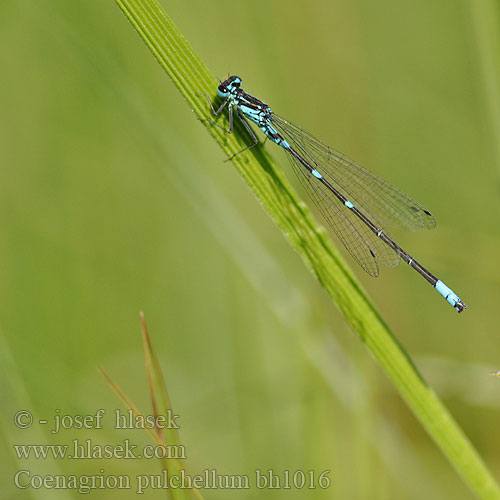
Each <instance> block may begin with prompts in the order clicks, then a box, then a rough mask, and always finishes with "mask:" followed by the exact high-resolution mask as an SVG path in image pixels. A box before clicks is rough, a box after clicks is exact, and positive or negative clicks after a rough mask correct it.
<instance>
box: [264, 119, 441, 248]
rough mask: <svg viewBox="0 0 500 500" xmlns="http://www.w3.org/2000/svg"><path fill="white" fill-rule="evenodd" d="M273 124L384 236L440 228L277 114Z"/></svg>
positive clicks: (388, 188) (392, 190) (400, 195)
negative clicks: (390, 230)
mask: <svg viewBox="0 0 500 500" xmlns="http://www.w3.org/2000/svg"><path fill="white" fill-rule="evenodd" d="M272 122H273V125H274V127H275V128H276V130H277V131H278V132H279V133H280V134H281V135H282V136H283V137H284V138H285V139H286V140H287V141H288V142H289V143H290V145H291V146H292V147H293V148H295V149H296V150H297V152H299V153H300V154H301V155H302V156H303V157H304V158H305V159H306V160H307V161H308V162H310V164H311V165H312V166H314V167H315V168H316V169H317V170H318V171H319V172H320V173H321V174H322V175H323V176H324V177H325V179H327V180H328V181H329V182H330V183H331V184H332V185H333V186H334V187H335V188H336V189H338V190H339V191H340V192H341V193H342V194H343V195H344V196H345V197H346V198H348V199H349V201H351V202H352V203H354V205H355V206H356V207H357V208H358V209H359V210H361V211H362V212H363V213H364V214H365V215H366V216H367V217H369V218H370V219H371V220H372V221H373V223H374V224H376V225H377V226H378V227H380V228H381V229H383V230H384V232H386V231H385V228H386V227H387V226H390V227H396V228H399V229H404V230H409V231H416V230H419V229H433V228H434V227H435V226H436V220H435V219H434V216H433V215H432V214H431V213H430V212H429V211H428V210H426V209H425V208H424V207H423V206H422V205H421V204H420V203H418V202H417V201H415V200H414V199H413V198H411V197H410V196H408V195H407V194H405V193H403V192H402V191H400V190H399V189H397V188H396V187H394V186H393V185H392V184H390V183H389V182H387V181H385V180H384V179H382V178H380V177H379V176H377V175H375V174H374V173H372V172H370V171H369V170H367V169H366V168H364V167H362V166H361V165H359V164H358V163H356V162H355V161H353V160H351V159H350V158H348V157H347V156H345V155H344V154H342V153H341V152H339V151H337V150H335V149H333V148H332V147H330V146H328V145H326V144H324V143H323V142H321V141H319V140H318V139H316V138H315V137H314V136H312V135H311V134H310V133H309V132H307V131H305V130H302V129H301V128H300V127H298V126H297V125H294V124H293V123H290V122H289V121H287V120H285V119H283V118H282V117H280V116H279V115H276V114H274V113H273V114H272ZM288 156H290V155H288ZM301 169H302V168H301ZM306 187H307V186H306ZM320 210H321V208H320ZM393 253H394V252H393Z"/></svg>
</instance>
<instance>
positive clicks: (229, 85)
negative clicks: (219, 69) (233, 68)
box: [217, 76, 241, 99]
mask: <svg viewBox="0 0 500 500" xmlns="http://www.w3.org/2000/svg"><path fill="white" fill-rule="evenodd" d="M240 85H241V78H240V77H239V76H230V77H229V78H228V79H227V80H224V81H223V82H222V83H221V84H220V85H219V87H218V89H217V94H218V95H219V97H222V98H223V99H224V98H226V97H227V96H228V95H229V94H236V91H237V90H238V88H239V87H240Z"/></svg>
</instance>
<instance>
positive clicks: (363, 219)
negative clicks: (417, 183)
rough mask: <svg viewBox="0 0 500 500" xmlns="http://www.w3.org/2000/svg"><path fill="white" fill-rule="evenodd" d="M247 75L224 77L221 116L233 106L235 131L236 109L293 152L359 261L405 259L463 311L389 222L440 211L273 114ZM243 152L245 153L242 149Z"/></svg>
mask: <svg viewBox="0 0 500 500" xmlns="http://www.w3.org/2000/svg"><path fill="white" fill-rule="evenodd" d="M240 85H241V78H239V77H238V76H231V77H229V78H228V79H227V80H225V81H224V82H222V83H221V84H220V85H219V87H218V89H217V94H218V96H219V97H220V98H221V99H224V102H223V103H222V104H221V106H220V107H219V108H218V109H217V110H215V109H214V107H213V105H212V102H211V101H210V98H209V97H208V96H206V97H207V99H208V102H209V103H210V106H211V108H212V111H213V112H214V114H215V115H216V116H218V115H220V114H221V113H222V111H223V110H224V108H225V107H226V106H227V107H228V110H229V111H228V113H229V130H226V129H225V128H223V127H221V126H220V125H217V124H216V123H215V122H212V123H214V124H215V125H217V126H218V127H220V128H222V129H223V130H225V131H226V132H228V133H231V132H232V131H233V113H234V111H233V109H235V110H236V114H237V115H238V117H239V119H240V120H241V122H242V123H243V125H244V126H245V128H246V130H247V131H248V133H249V134H250V137H251V138H252V140H253V143H252V144H250V146H248V147H247V148H245V149H243V150H242V151H240V153H241V152H243V151H245V150H247V149H249V148H251V147H253V146H255V145H256V144H257V143H258V140H257V137H256V136H255V134H254V132H253V130H252V128H251V127H250V124H249V123H248V122H247V119H249V120H251V121H252V122H254V123H256V124H257V126H258V127H259V128H260V129H261V130H262V132H264V134H265V135H266V136H267V137H269V139H271V140H272V141H273V142H275V143H276V144H278V146H281V147H282V148H283V149H284V150H285V151H286V152H287V153H288V154H287V156H288V158H289V160H290V163H291V164H292V167H293V169H294V170H295V173H296V174H297V176H298V177H299V179H300V180H301V182H302V183H303V185H304V186H305V188H306V190H307V191H308V193H309V194H310V196H311V198H312V199H313V201H314V203H315V204H316V206H317V207H318V209H319V211H320V212H321V213H322V214H323V216H324V218H325V219H326V221H327V222H328V224H329V225H330V226H331V228H332V229H333V230H334V231H335V233H336V234H337V236H338V237H339V239H340V241H342V243H343V244H344V245H345V247H346V248H347V250H348V251H349V253H350V254H351V255H352V256H353V257H354V259H355V260H356V261H357V262H358V264H359V265H360V266H361V267H362V268H363V269H364V270H365V271H366V272H367V273H368V274H369V275H371V276H378V274H379V264H380V263H382V264H384V265H386V266H388V267H396V266H397V265H398V264H399V261H400V258H401V259H403V260H404V261H405V262H406V263H407V264H409V265H410V267H412V268H413V269H415V271H417V272H418V273H419V274H420V275H422V276H423V277H424V278H425V279H426V280H427V281H428V282H429V283H430V284H431V285H432V286H433V287H434V288H435V289H436V290H437V291H438V292H439V293H440V294H441V295H442V296H443V297H444V298H445V299H446V301H447V302H448V303H449V304H450V305H451V306H452V307H454V308H455V309H456V310H457V311H458V312H459V313H460V312H462V311H463V310H464V309H465V308H466V307H467V306H466V305H465V304H464V303H463V302H462V301H461V300H460V298H459V297H458V296H457V295H456V294H455V293H454V292H453V291H452V290H451V289H450V288H448V287H447V286H446V285H445V284H444V283H443V282H442V281H441V280H439V279H438V278H436V276H434V275H433V274H431V273H430V272H429V271H428V270H427V269H425V267H423V266H422V265H421V264H419V263H418V262H417V261H416V260H415V259H414V258H413V257H412V256H411V255H409V254H408V253H407V252H405V251H404V250H403V249H402V248H401V247H400V246H399V245H397V243H396V242H395V241H394V240H393V239H392V238H391V237H390V236H389V235H388V233H387V232H386V230H385V227H386V226H393V227H397V228H401V229H406V230H417V229H424V228H425V229H432V228H434V227H435V225H436V220H435V219H434V216H433V215H432V214H431V213H430V212H429V211H428V210H426V209H425V208H424V207H423V206H422V205H421V204H420V203H418V202H416V201H415V200H413V199H412V198H411V197H410V196H408V195H407V194H405V193H402V192H401V191H400V190H399V189H397V188H395V187H394V186H392V185H391V184H390V183H388V182H387V181H385V180H383V179H381V178H380V177H378V176H377V175H375V174H373V173H372V172H370V171H369V170H367V169H366V168H364V167H362V166H361V165H359V164H358V163H356V162H354V161H353V160H351V159H349V158H348V157H347V156H345V155H344V154H342V153H340V152H339V151H336V150H335V149H333V148H331V147H330V146H327V145H326V144H324V143H323V142H321V141H319V140H318V139H316V138H315V137H313V136H312V135H311V134H310V133H308V132H306V131H305V130H302V129H301V128H300V127H297V126H296V125H294V124H292V123H290V122H289V121H287V120H284V119H283V118H281V117H280V116H279V115H277V114H275V113H273V112H272V111H271V108H270V107H269V106H268V105H267V104H264V103H263V102H262V101H260V100H259V99H257V98H255V97H253V96H252V95H250V94H247V93H246V92H245V91H243V90H242V89H241V88H240ZM237 154H239V153H237Z"/></svg>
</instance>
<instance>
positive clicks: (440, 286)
mask: <svg viewBox="0 0 500 500" xmlns="http://www.w3.org/2000/svg"><path fill="white" fill-rule="evenodd" d="M434 286H435V288H436V290H437V291H438V292H439V293H440V294H441V296H442V297H443V298H444V299H445V300H446V302H448V304H450V305H451V306H452V307H454V308H455V309H456V310H457V311H458V312H462V310H463V309H464V304H463V302H462V301H461V300H460V297H458V295H457V294H456V293H455V292H454V291H453V290H452V289H451V288H449V287H447V286H446V285H445V284H444V283H443V282H442V281H441V280H438V281H437V282H436V284H435V285H434Z"/></svg>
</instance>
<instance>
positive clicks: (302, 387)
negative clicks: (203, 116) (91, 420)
mask: <svg viewBox="0 0 500 500" xmlns="http://www.w3.org/2000/svg"><path fill="white" fill-rule="evenodd" d="M162 4H163V6H164V7H165V9H166V10H167V12H168V13H169V15H170V16H171V17H172V19H173V20H174V22H175V23H176V24H177V26H178V27H179V28H180V30H181V31H182V32H183V33H184V35H185V36H186V38H187V39H188V40H189V41H190V42H191V44H192V45H193V47H194V49H195V50H196V51H197V52H198V53H199V55H200V56H201V57H202V59H203V60H204V61H205V63H206V64H207V65H208V67H209V68H210V69H211V70H212V71H213V72H214V74H215V75H217V76H218V77H219V78H221V79H223V78H225V77H226V76H227V75H228V74H238V75H240V76H241V77H242V78H243V81H244V88H245V89H246V90H247V91H249V92H251V93H253V94H254V95H256V96H258V97H260V98H261V99H263V100H264V101H265V102H268V103H270V104H271V105H272V106H273V109H274V110H275V111H276V112H278V113H279V114H281V115H283V116H285V117H287V118H288V119H290V120H292V121H294V122H296V123H298V124H300V125H301V126H303V127H304V128H305V129H306V130H310V131H311V132H312V133H314V134H315V135H317V136H318V137H319V138H321V139H323V140H324V141H326V142H327V143H329V144H331V145H333V146H334V147H336V148H338V149H340V150H341V151H343V152H345V153H346V154H348V155H349V156H351V157H353V158H355V159H356V160H357V161H359V162H360V163H362V164H364V165H366V166H368V167H369V168H370V169H371V170H373V171H375V172H377V173H378V174H380V175H382V176H383V177H385V178H387V179H389V180H390V181H391V182H393V183H394V184H395V185H396V186H398V187H400V188H401V189H403V190H404V191H407V192H409V193H410V194H411V195H412V196H414V197H415V198H416V199H417V200H419V201H420V202H421V203H423V204H424V205H425V206H426V207H428V208H429V209H430V210H431V211H432V212H433V213H434V214H435V215H436V218H437V220H438V227H437V228H436V230H434V231H432V232H426V233H421V234H416V233H413V234H412V233H408V234H402V233H401V234H399V233H395V232H394V233H393V234H394V236H395V237H396V238H397V240H398V242H399V243H400V245H401V246H402V247H403V248H405V249H406V250H408V251H409V252H410V253H411V254H412V255H414V256H415V257H416V258H418V259H419V261H420V262H422V263H423V264H424V265H425V266H427V267H428V268H429V269H430V270H431V271H432V272H434V273H435V274H437V275H438V276H439V277H440V278H441V279H442V280H443V281H445V282H446V283H447V284H449V285H450V286H451V287H452V288H453V289H454V290H455V291H456V292H457V293H458V294H459V295H460V296H461V297H462V298H463V300H464V301H465V303H467V304H468V306H469V309H468V310H467V311H466V312H465V313H464V314H462V315H460V316H459V315H457V314H456V313H455V312H454V311H453V310H452V309H451V308H450V307H449V306H448V305H447V304H446V303H445V302H444V301H443V300H442V299H441V298H440V297H439V296H438V295H437V294H436V292H434V291H433V290H432V289H431V288H430V287H429V285H428V284H427V283H426V282H425V281H424V280H423V279H421V278H419V277H418V276H417V275H416V274H415V273H414V272H413V271H411V270H410V269H408V267H407V266H404V265H402V266H400V267H401V268H400V269H399V270H396V271H389V270H384V272H383V273H382V275H381V276H380V277H379V278H378V279H376V280H375V279H372V278H370V277H369V276H367V275H366V274H364V273H363V271H362V270H361V269H360V268H359V267H357V266H356V264H355V263H354V262H353V261H352V259H350V257H346V259H348V260H349V263H350V264H351V265H352V267H353V269H354V271H355V272H356V274H357V276H358V277H359V278H360V280H361V281H362V282H363V285H364V286H365V287H366V289H367V290H368V292H369V294H370V296H371V297H372V298H373V300H374V302H375V304H376V305H377V307H379V310H380V311H381V314H382V316H383V317H384V318H385V320H386V321H387V323H388V324H389V326H390V328H391V329H392V330H393V331H394V332H395V334H396V335H397V337H398V339H399V340H400V341H401V342H402V344H403V345H404V346H405V348H406V349H407V350H408V352H409V354H410V356H412V358H413V359H414V360H415V362H416V364H417V366H418V367H419V368H420V369H421V371H422V373H423V374H424V376H425V378H426V379H427V380H428V382H429V383H430V385H431V386H432V387H434V388H435V390H436V392H437V393H438V395H439V396H440V397H441V398H442V399H443V400H444V402H445V403H446V405H447V406H448V408H449V409H450V410H451V412H452V413H453V415H454V416H455V418H456V419H457V420H458V422H459V424H460V425H461V426H462V427H463V429H464V430H465V432H466V433H467V434H468V436H469V437H470V438H471V440H472V441H473V443H474V444H475V446H476V447H477V448H478V450H479V452H480V453H481V455H482V456H483V457H484V459H485V461H486V463H487V464H488V466H489V467H490V468H491V469H492V471H493V473H494V474H495V475H496V476H497V477H498V470H499V467H500V459H499V456H498V448H499V445H500V440H499V437H498V436H499V434H498V419H499V416H500V381H499V380H498V379H497V378H495V377H490V376H489V372H490V371H492V370H496V369H499V368H500V356H499V355H500V349H499V348H500V344H499V327H498V323H499V320H500V307H499V304H500V265H499V260H498V257H499V252H500V231H499V228H500V225H499V224H500V210H499V209H500V204H499V195H500V190H499V174H500V140H499V138H500V107H499V106H500V104H499V103H500V93H499V82H500V80H499V74H500V70H499V61H500V58H499V56H500V51H499V46H498V37H499V35H498V33H499V32H498V27H499V26H500V24H499V8H498V5H497V4H496V3H495V2H493V1H489V2H488V1H484V2H482V1H480V2H473V1H469V2H452V1H448V0H446V1H442V2H433V1H430V0H424V1H422V2H418V3H414V2H408V1H405V2H395V1H385V0H382V1H379V2H371V1H369V0H357V1H355V2H351V1H348V0H336V1H334V2H320V1H312V2H307V3H306V2H285V1H283V0H276V1H264V0H257V1H254V2H251V3H246V2H230V1H223V0H213V1H209V2H207V1H203V0H192V1H190V2H167V1H165V0H163V1H162ZM0 26H1V28H0V33H1V37H2V42H1V43H0V62H1V68H2V76H1V84H0V86H1V89H2V91H1V92H0V99H1V102H0V106H1V110H2V120H1V121H0V141H1V142H0V144H1V147H0V151H1V155H2V156H1V160H2V168H1V169H0V176H1V178H0V203H1V210H0V224H1V226H0V228H1V238H0V294H1V295H0V310H1V316H0V320H1V322H0V331H1V333H2V336H1V349H0V351H1V353H2V354H1V356H2V358H1V361H2V362H1V366H2V370H1V373H2V380H1V382H2V388H1V392H0V397H1V398H2V404H1V407H2V417H3V427H2V428H3V433H2V434H0V436H1V442H0V443H1V446H0V449H1V450H2V451H1V452H0V464H1V467H2V469H3V471H4V472H3V473H2V483H3V484H2V489H3V491H5V493H3V495H5V496H3V497H2V498H9V499H18V498H23V499H24V498H77V497H80V496H81V494H78V493H76V492H75V491H71V490H63V491H54V490H19V489H17V488H15V487H14V485H13V480H12V478H13V475H14V474H15V472H16V471H18V470H19V469H26V468H29V469H31V470H32V471H33V473H34V474H35V473H36V474H57V473H60V474H62V473H64V474H70V473H73V474H98V473H99V470H100V469H103V470H104V471H105V473H106V474H129V475H135V474H158V471H159V464H158V463H157V462H156V461H153V460H149V461H147V460H143V461H139V460H137V461H132V460H128V461H126V460H80V461H76V460H73V461H71V460H57V461H50V460H33V461H31V462H29V461H27V460H18V459H17V458H16V456H15V454H14V453H13V451H12V446H13V445H14V444H20V443H29V444H33V443H35V444H42V443H52V444H58V443H70V442H71V440H72V439H76V438H78V439H81V440H85V439H88V438H91V439H93V440H94V441H95V442H96V443H101V444H114V443H118V442H120V441H121V440H123V439H126V438H129V439H131V441H133V442H134V443H139V444H141V443H142V444H146V443H149V438H148V436H147V435H146V434H145V433H144V432H142V431H118V430H115V429H113V428H112V426H111V425H106V426H105V428H104V429H102V430H93V431H88V430H87V431H81V430H80V431H78V430H67V431H64V432H61V433H59V434H57V435H54V434H51V433H50V429H49V428H47V426H45V427H44V426H40V425H35V426H34V427H33V428H31V429H29V430H26V431H22V430H19V429H16V428H15V426H14V424H13V421H12V418H13V415H14V413H15V412H16V411H17V410H19V409H21V408H23V409H24V408H26V409H29V410H30V411H31V412H32V413H33V415H34V417H35V419H36V420H38V419H42V418H46V419H48V420H50V419H51V418H52V417H53V415H54V413H55V411H56V409H59V410H60V412H61V413H68V414H80V415H85V414H93V413H95V411H96V410H97V409H98V408H105V409H106V410H107V411H108V413H112V412H113V411H114V409H115V408H121V407H122V406H121V404H120V403H119V402H118V400H117V399H116V397H115V396H114V394H113V393H112V392H111V391H110V389H109V388H108V386H107V385H106V383H105V381H104V380H103V378H102V377H101V376H100V375H99V373H98V372H97V367H99V366H104V367H105V368H106V369H107V370H108V371H109V372H110V374H111V375H112V376H113V377H114V378H115V379H116V380H117V381H118V382H119V383H120V385H121V386H122V387H123V388H124V389H125V390H126V392H127V393H128V394H129V395H130V396H131V397H132V398H133V399H134V400H135V401H136V402H137V404H138V405H139V406H140V407H141V409H142V410H143V411H144V412H146V413H147V412H149V407H148V396H147V390H146V381H145V376H144V367H143V357H142V351H141V343H140V336H139V321H138V311H139V310H141V309H143V310H144V311H145V314H146V318H147V320H148V323H149V327H150V331H151V335H152V337H153V342H154V345H155V348H156V349H157V352H158V355H159V357H160V360H161V363H162V366H163V368H164V370H165V374H166V378H167V384H168V387H169V390H170V393H171V397H172V402H173V406H174V409H175V411H176V413H178V414H180V416H181V417H180V424H181V438H182V441H183V443H184V444H185V446H186V450H187V454H188V457H189V459H188V463H187V467H188V469H189V470H190V472H192V473H198V472H200V471H202V470H203V469H207V468H208V469H216V470H217V472H218V473H220V474H248V475H250V476H251V477H252V476H253V474H254V471H255V469H262V470H267V469H269V468H272V469H273V470H274V471H275V472H277V473H279V472H281V471H283V470H290V471H292V473H293V471H295V470H297V469H300V470H306V471H307V470H314V471H316V474H317V475H318V474H319V473H320V472H321V471H323V470H327V469H330V470H331V471H332V472H331V474H330V477H331V479H332V485H331V487H330V488H329V489H327V490H321V489H304V490H301V491H294V490H276V491H273V490H255V489H252V490H242V491H234V490H233V491H222V490H207V491H203V492H202V493H203V495H204V497H205V498H209V499H216V498H282V497H283V496H284V495H287V497H288V498H325V499H326V498H342V499H345V498H349V499H370V500H377V499H387V498H399V499H421V498H429V499H438V498H439V499H440V498H442V497H443V493H445V494H446V496H447V497H449V498H454V499H455V500H461V499H469V498H472V494H471V493H470V492H469V491H468V490H467V489H466V487H465V485H464V484H463V483H462V481H461V480H460V479H459V478H458V476H457V475H456V474H455V472H454V471H453V469H452V468H451V466H450V465H449V464H448V463H447V462H446V460H445V459H444V458H443V456H442V455H441V453H440V452H439V450H438V449H437V448H436V447H435V446H434V444H433V443H432V442H431V441H430V439H429V438H428V437H427V435H426V434H425V432H424V431H423V430H422V428H421V427H420V425H419V424H418V422H417V421H416V420H415V418H414V417H413V415H412V414H411V413H410V411H409V410H408V409H407V408H406V407H405V405H404V404H403V403H402V401H401V400H400V398H399V396H398V395H397V393H395V390H394V389H393V387H392V386H391V385H390V384H389V383H388V381H387V380H386V379H385V377H384V375H383V374H382V373H381V371H380V369H379V368H378V367H377V366H376V365H375V364H374V363H373V362H372V359H371V358H370V356H369V355H368V354H367V352H366V351H365V349H364V347H363V345H362V344H361V343H360V342H359V340H358V338H357V337H356V336H355V335H353V334H352V331H350V329H349V328H348V327H347V326H346V323H345V321H344V320H343V317H342V316H341V314H340V313H339V312H338V311H337V310H336V309H335V308H334V307H333V306H332V304H331V303H330V301H329V300H328V298H327V297H326V295H325V294H324V292H323V291H322V289H321V287H320V286H319V284H318V283H316V282H315V280H314V279H313V277H312V276H311V275H310V274H309V273H308V271H307V270H306V269H304V267H303V265H302V263H301V261H300V260H299V258H298V257H297V255H295V253H294V252H293V251H292V250H291V249H290V248H289V247H288V245H287V244H286V243H285V241H284V239H283V238H282V236H281V234H280V233H279V231H278V230H277V229H276V228H275V227H274V226H273V225H272V224H271V222H270V221H269V220H268V218H267V217H266V215H265V214H264V213H263V212H262V210H261V209H260V207H259V205H258V204H257V203H256V200H255V199H254V198H253V197H252V195H251V194H250V192H249V190H248V189H247V188H246V186H245V185H244V183H243V182H242V180H241V179H240V178H239V177H238V176H237V174H236V172H235V170H234V169H233V168H232V166H231V164H230V163H224V159H225V157H224V155H223V154H222V153H221V151H220V150H219V149H218V148H217V147H216V145H215V144H214V143H213V141H212V140H211V139H210V138H209V136H208V134H206V133H205V131H204V129H203V127H202V126H201V125H200V123H199V122H198V121H197V120H196V119H195V117H194V115H193V114H192V113H191V112H190V110H189V109H188V107H187V106H186V105H185V103H184V102H183V100H182V98H181V97H180V95H179V94H178V92H177V91H176V89H175V88H174V86H173V85H172V83H171V82H170V81H169V80H168V78H167V77H166V75H165V74H164V73H163V72H162V70H161V69H160V66H159V65H158V64H157V63H156V61H155V60H154V58H153V57H152V55H151V53H149V51H148V50H147V49H146V47H145V46H144V44H143V43H142V41H141V40H140V39H139V37H138V36H137V35H136V33H135V32H134V30H133V29H132V27H131V26H130V25H129V24H128V22H127V21H126V20H125V18H124V17H123V15H122V14H121V12H120V11H119V9H118V8H117V7H116V5H115V4H114V2H113V1H111V0H109V1H106V2H104V1H100V2H88V1H83V0H72V1H71V2H69V1H68V0H51V1H49V0H37V1H36V2H33V1H28V0H3V1H2V2H1V4H0ZM214 94H215V89H214ZM273 146H274V145H273V144H270V143H269V142H268V143H267V144H266V145H265V147H266V148H267V149H268V150H269V151H270V152H272V154H273V155H274V156H275V157H276V158H277V159H278V160H279V161H280V162H281V164H282V165H283V168H285V169H286V171H287V173H288V174H289V176H290V178H291V180H292V182H294V184H295V186H296V187H297V189H299V191H300V186H299V185H298V182H296V179H295V178H293V174H292V173H291V171H290V169H289V166H288V163H287V161H286V159H285V157H284V154H283V153H282V152H281V151H280V150H279V149H278V148H276V147H273ZM300 192H301V193H302V191H300ZM304 200H305V201H306V202H309V200H308V199H307V198H306V197H304ZM321 222H322V223H323V221H321ZM336 242H337V241H336ZM337 243H338V242H337ZM342 251H343V250H342ZM343 253H344V255H346V252H343ZM94 494H97V495H98V497H99V498H106V499H108V498H109V499H113V498H118V496H120V498H133V497H135V494H134V492H133V491H118V490H112V489H110V490H101V491H99V492H97V493H94ZM148 498H166V493H165V491H150V492H149V493H148Z"/></svg>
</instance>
